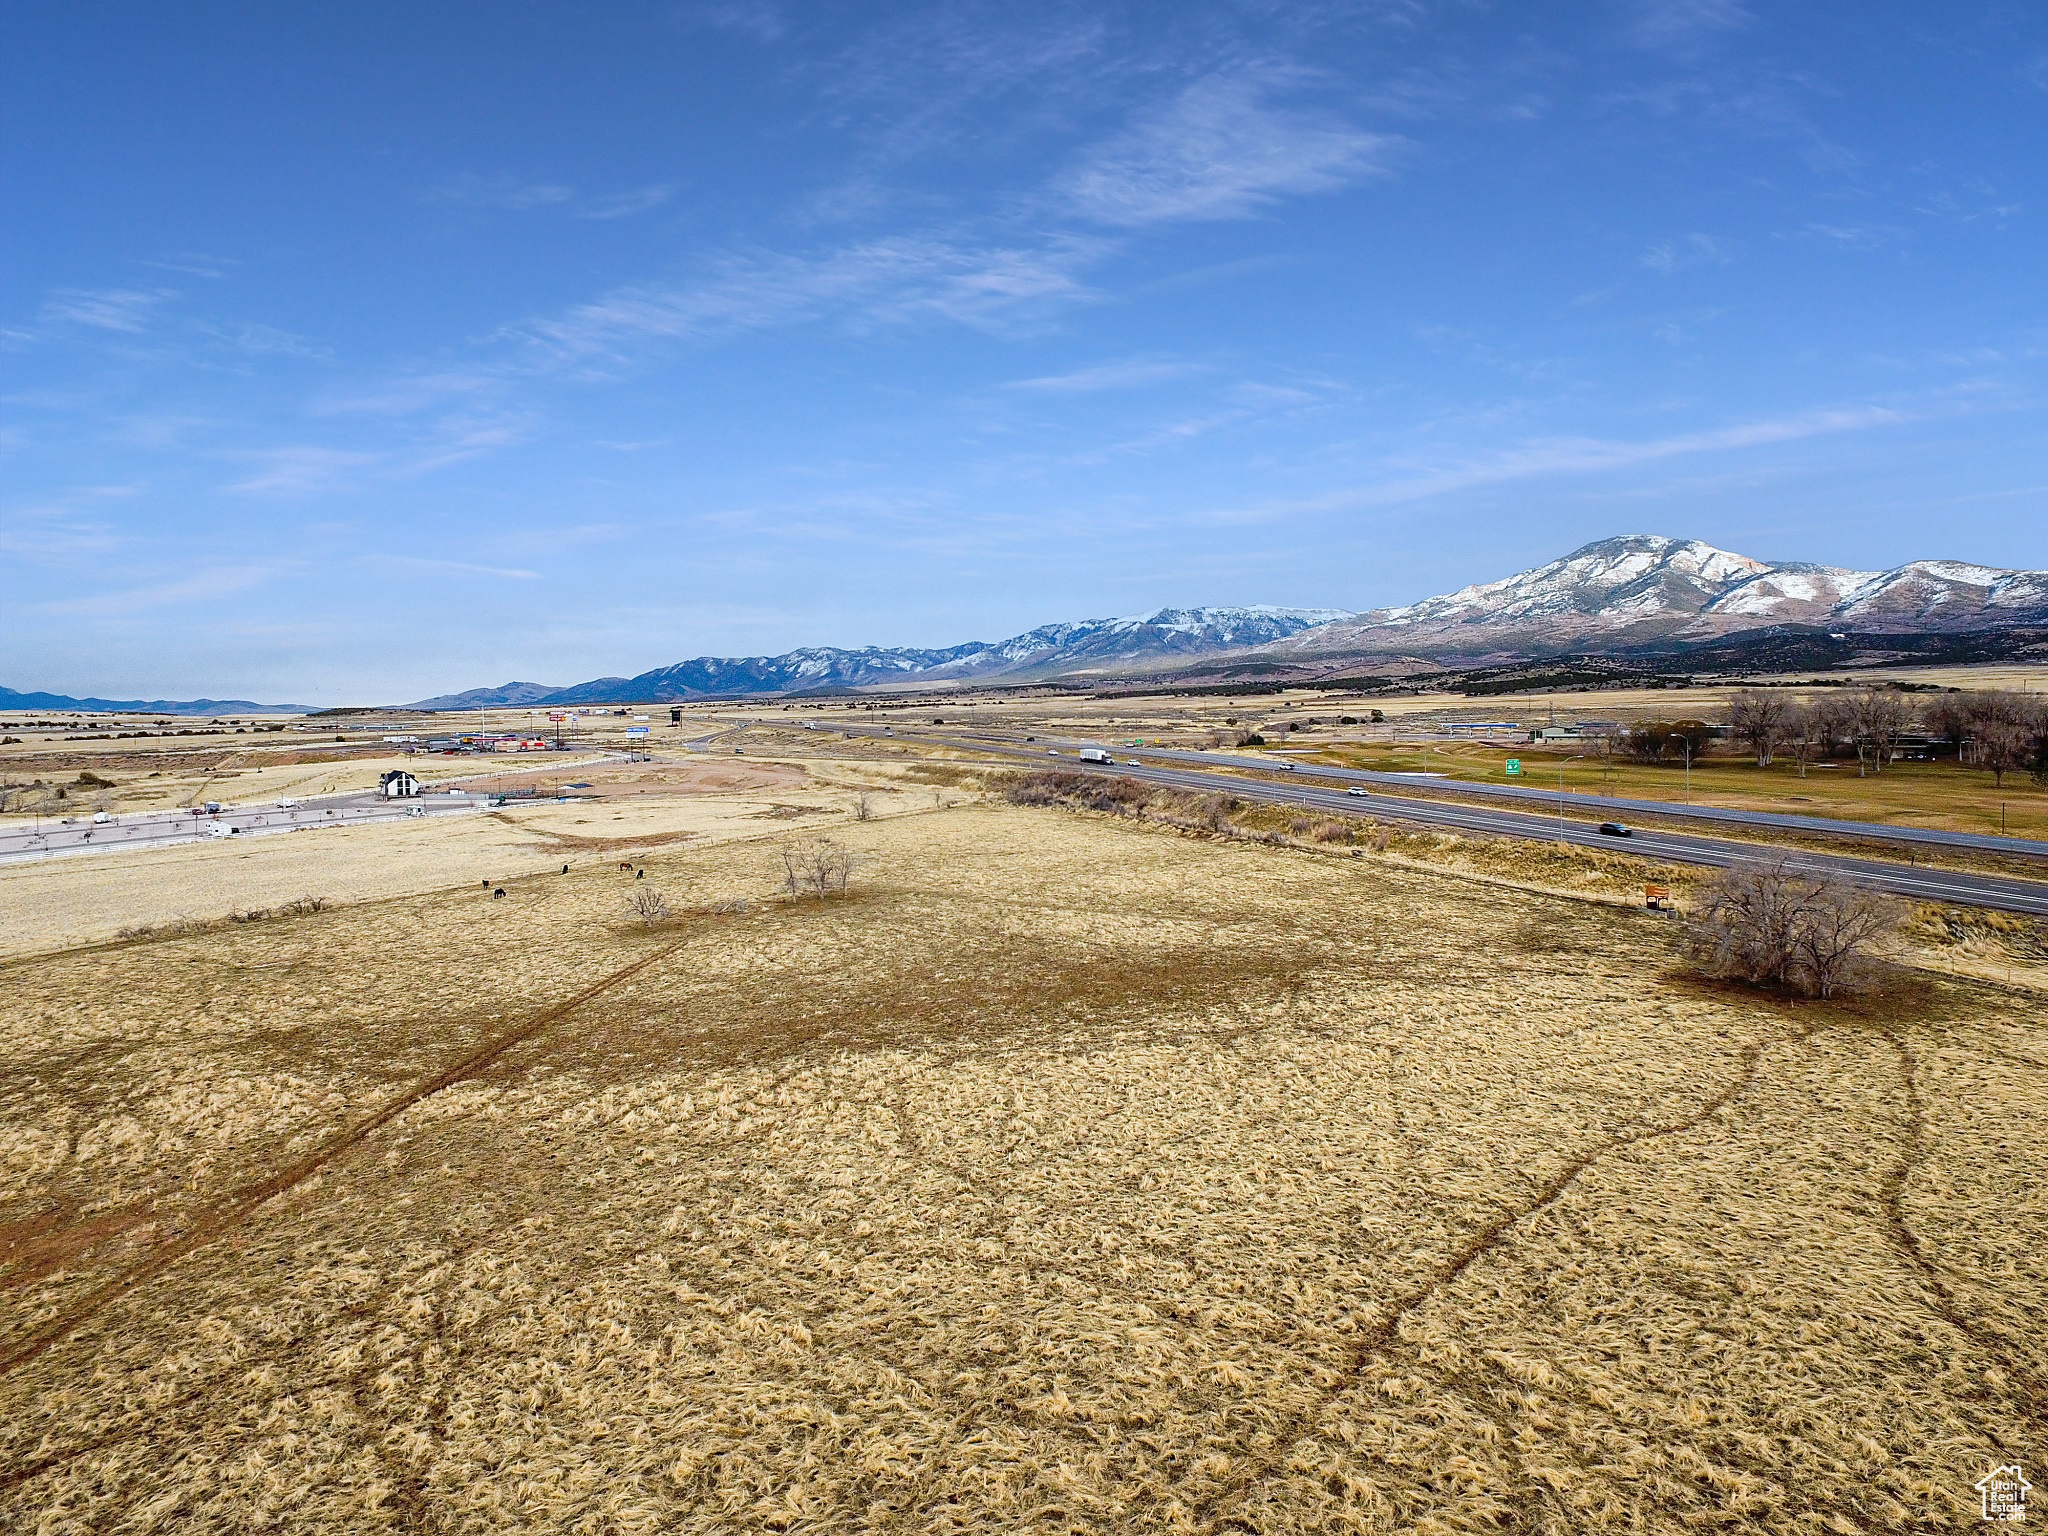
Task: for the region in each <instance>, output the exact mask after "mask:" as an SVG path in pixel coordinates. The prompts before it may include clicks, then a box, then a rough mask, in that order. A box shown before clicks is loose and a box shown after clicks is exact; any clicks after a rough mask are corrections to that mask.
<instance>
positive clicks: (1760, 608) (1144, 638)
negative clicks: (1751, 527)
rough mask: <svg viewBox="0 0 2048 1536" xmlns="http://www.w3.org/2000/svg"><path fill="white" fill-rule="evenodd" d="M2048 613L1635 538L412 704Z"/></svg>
mask: <svg viewBox="0 0 2048 1536" xmlns="http://www.w3.org/2000/svg"><path fill="white" fill-rule="evenodd" d="M2040 624H2048V571H2008V570H2000V569H1997V568H1994V567H1991V566H1982V565H1968V564H1965V563H1963V562H1961V561H1956V560H1916V561H1913V562H1912V563H1911V564H1908V565H1902V566H1899V567H1897V568H1896V569H1894V570H1889V571H1856V570H1848V569H1845V568H1843V567H1840V566H1831V565H1813V564H1810V563H1807V562H1804V561H1790V562H1784V561H1781V562H1771V561H1766V560H1755V559H1752V558H1750V557H1749V556H1747V555H1738V554H1735V553H1732V552H1731V551H1729V550H1725V549H1717V548H1715V547H1714V546H1713V545H1711V544H1705V543H1702V542H1700V541H1699V540H1697V539H1670V538H1661V537H1657V536H1654V535H1649V534H1627V535H1623V536H1620V537H1617V538H1611V539H1601V540H1599V541H1598V542H1597V543H1593V544H1588V545H1586V546H1585V547H1584V548H1582V549H1575V550H1573V551H1572V552H1571V553H1570V554H1569V555H1566V556H1564V557H1563V558H1562V559H1559V560H1553V561H1551V562H1550V563H1549V564H1547V565H1540V566H1537V567H1536V568H1535V569H1534V570H1528V571H1523V572H1521V573H1520V574H1518V575H1514V576H1509V577H1507V578H1505V579H1503V580H1501V581H1492V582H1485V583H1482V584H1479V585H1475V586H1469V587H1464V588H1461V589H1460V590H1458V591H1456V592H1451V593H1447V594H1446V595H1444V596H1442V597H1432V598H1428V599H1425V600H1424V601H1422V602H1419V603H1410V604H1408V605H1406V606H1404V607H1399V608H1376V609H1371V610H1368V611H1366V612H1363V613H1345V612H1342V611H1340V610H1332V609H1327V608H1272V607H1256V608H1162V609H1160V610H1159V611H1158V612H1157V613H1151V614H1145V615H1142V616H1140V617H1135V618H1121V619H1089V620H1085V621H1083V622H1081V623H1075V624H1048V625H1045V626H1043V627H1042V628H1039V629H1034V630H1030V631H1027V632H1026V633H1024V634H1021V635H1017V636H1014V637H1013V638H1011V639H1008V640H1000V641H996V642H993V643H984V642H973V643H970V644H967V645H956V646H951V647H948V648H946V649H943V650H906V649H891V648H884V647H878V646H868V647H864V648H862V649H860V650H838V649H829V648H814V649H806V650H800V651H791V652H789V653H787V654H786V655H782V656H746V657H727V656H699V657H695V658H693V659H692V660H689V661H679V662H675V663H673V664H672V665H669V666H665V667H657V668H655V669H654V670H653V671H650V672H642V673H640V674H639V675H638V676H635V677H600V678H596V679H593V680H592V681H590V682H587V683H578V684H576V685H575V686H573V687H569V688H559V689H555V690H552V691H548V690H545V689H543V688H542V686H541V685H539V684H536V683H507V684H505V685H504V686H502V687H499V688H479V689H473V690H471V691H470V692H468V693H461V694H447V695H443V696H442V697H440V698H436V699H423V700H421V701H420V702H419V703H418V704H416V705H414V706H413V707H414V708H418V709H462V708H474V707H477V706H488V705H493V704H501V705H502V704H548V705H580V704H616V703H628V702H644V703H666V702H670V701H674V700H683V699H703V698H721V697H740V696H746V695H758V694H788V693H801V692H806V691H810V690H824V689H835V688H864V687H872V686H875V685H877V684H885V683H934V684H936V683H955V682H966V681H989V682H995V681H1002V682H1012V683H1015V682H1031V681H1041V680H1050V679H1053V678H1064V679H1071V680H1074V681H1082V682H1085V681H1090V680H1101V681H1110V680H1115V679H1119V678H1126V677H1130V678H1148V677H1149V678H1153V679H1157V678H1160V677H1162V676H1163V675H1167V674H1170V673H1172V672H1174V671H1175V670H1177V669H1185V668H1186V667H1188V666H1189V665H1190V664H1193V663H1197V662H1199V663H1202V664H1204V665H1212V664H1216V663H1222V662H1230V663H1234V664H1237V665H1238V667H1239V668H1240V669H1246V670H1268V669H1271V668H1284V667H1285V666H1286V665H1287V664H1289V663H1306V662H1312V661H1316V660H1322V661H1325V662H1330V663H1335V662H1339V661H1343V662H1356V661H1361V660H1365V659H1367V658H1373V657H1380V658H1389V657H1408V658H1425V657H1426V658H1431V659H1432V660H1434V661H1435V662H1437V663H1438V664H1441V665H1448V666H1451V667H1456V666H1459V665H1461V664H1466V665H1469V664H1485V663H1498V662H1501V661H1506V660H1514V659H1526V658H1539V657H1544V656H1559V655H1565V654H1568V653H1570V652H1573V651H1580V650H1586V649H1589V648H1590V649H1601V650H1626V649H1630V648H1635V647H1642V646H1646V645H1653V644H1656V645H1663V646H1667V647H1673V646H1675V647H1684V646H1687V645H1697V644H1705V643H1708V642H1712V641H1716V640H1721V639H1725V638H1726V637H1727V636H1730V635H1734V634H1740V633H1744V632H1747V631H1754V630H1767V629H1773V628H1780V627H1783V626H1786V625H1803V626H1811V627H1812V628H1814V629H1815V630H1817V631H1845V632H1859V633H1866V634H1892V635H1897V634H1908V635H1920V634H1945V633H1960V632H1968V631H1983V630H1996V629H2003V628H2010V627H2014V626H2022V625H2040Z"/></svg>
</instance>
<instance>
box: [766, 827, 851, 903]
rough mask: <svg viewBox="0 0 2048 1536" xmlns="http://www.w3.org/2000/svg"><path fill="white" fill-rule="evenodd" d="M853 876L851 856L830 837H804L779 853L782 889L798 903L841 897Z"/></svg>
mask: <svg viewBox="0 0 2048 1536" xmlns="http://www.w3.org/2000/svg"><path fill="white" fill-rule="evenodd" d="M852 874H853V855H852V854H850V853H848V852H847V851H846V850H845V849H844V848H841V847H840V846H839V845H838V844H837V843H835V842H833V841H832V839H830V838H829V837H807V838H805V839H804V840H803V841H802V842H800V843H791V844H790V845H788V846H787V847H785V848H784V849H783V850H782V888H783V889H784V890H785V891H787V892H788V893H789V894H790V896H791V897H792V898H793V899H795V900H798V901H801V900H803V898H804V897H806V896H815V897H817V898H818V899H819V900H820V901H823V900H824V899H825V898H826V897H827V896H831V895H834V894H835V893H836V894H843V893H844V892H845V890H846V882H847V880H848V878H849V877H850V876H851V875H852Z"/></svg>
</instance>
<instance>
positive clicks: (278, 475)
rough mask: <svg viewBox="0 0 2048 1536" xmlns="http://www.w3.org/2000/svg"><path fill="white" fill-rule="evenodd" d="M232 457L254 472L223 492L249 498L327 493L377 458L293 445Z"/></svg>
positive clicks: (248, 452)
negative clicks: (252, 468)
mask: <svg viewBox="0 0 2048 1536" xmlns="http://www.w3.org/2000/svg"><path fill="white" fill-rule="evenodd" d="M235 457H236V458H239V459H243V460H246V461H248V462H250V463H253V464H255V465H256V466H257V469H256V471H255V473H253V474H251V475H249V476H247V477H246V478H244V479H241V480H237V481H234V482H233V483H232V484H230V485H229V486H228V487H227V489H229V490H231V491H238V492H240V493H242V494H243V495H249V496H280V495H283V496H296V495H304V494H306V493H307V492H310V491H323V490H328V489H331V488H332V487H334V486H335V485H338V484H340V483H341V482H342V481H343V480H345V479H347V478H349V477H350V476H352V475H354V474H355V473H356V472H358V471H360V470H362V469H364V468H366V467H368V466H370V465H373V464H375V463H377V462H378V461H379V459H380V457H381V455H378V454H374V453H358V452H353V451H351V450H348V449H342V448H321V447H316V446H313V445H310V444H295V445H293V446H291V447H288V448H260V449H254V450H250V451H246V452H242V453H238V454H236V455H235Z"/></svg>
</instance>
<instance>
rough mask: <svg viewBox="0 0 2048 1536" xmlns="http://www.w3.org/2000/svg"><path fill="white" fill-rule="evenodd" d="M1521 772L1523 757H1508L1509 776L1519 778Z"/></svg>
mask: <svg viewBox="0 0 2048 1536" xmlns="http://www.w3.org/2000/svg"><path fill="white" fill-rule="evenodd" d="M1521 772H1522V760H1521V759H1520V758H1519V757H1511V758H1509V759H1508V777H1509V778H1511V779H1512V778H1517V777H1519V776H1520V774H1521Z"/></svg>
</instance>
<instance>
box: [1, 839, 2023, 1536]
mask: <svg viewBox="0 0 2048 1536" xmlns="http://www.w3.org/2000/svg"><path fill="white" fill-rule="evenodd" d="M802 826H803V824H797V825H795V826H792V827H791V828H790V830H789V832H788V833H787V834H785V835H790V836H794V835H798V833H799V832H800V831H801V830H802ZM833 835H834V836H835V837H836V838H839V839H841V840H842V841H844V842H845V843H846V844H848V845H849V846H851V847H853V848H855V849H856V850H858V851H860V852H861V853H863V854H864V855H865V856H866V859H867V862H866V864H865V866H864V868H863V870H862V872H861V875H860V876H859V878H858V879H857V881H856V890H855V893H854V894H853V895H852V896H850V897H849V898H847V899H844V900H838V901H829V902H823V903H818V902H811V903H805V904H803V905H801V906H793V905H789V904H763V903H760V902H759V901H758V900H757V901H756V904H755V906H754V912H753V915H749V916H736V915H716V914H713V913H712V912H711V911H709V910H708V909H709V908H710V907H711V906H712V905H713V904H715V903H719V902H722V901H724V900H726V899H728V898H731V897H734V896H747V897H750V898H760V897H762V896H764V895H765V894H766V893H767V891H768V890H769V889H770V888H771V887H772V886H773V884H774V882H775V880H776V878H777V877H778V876H779V873H780V869H779V864H777V863H776V862H775V861H774V859H773V847H774V844H773V842H772V840H771V841H770V842H767V843H755V844H736V843H735V844H724V845H719V846H708V847H691V848H688V849H684V850H680V851H672V852H665V853H660V854H657V855H654V856H652V857H651V858H650V859H649V860H646V861H643V862H646V863H647V864H648V866H649V868H650V871H651V873H650V880H652V881H654V882H655V883H657V884H658V886H659V888H660V889H661V890H663V891H664V892H665V893H666V895H667V897H668V900H669V903H670V905H671V906H672V907H674V908H676V909H677V910H678V911H681V912H685V913H686V914H687V915H685V916H682V917H680V918H678V919H677V920H676V921H674V922H672V923H668V924H664V925H661V926H658V927H656V928H654V929H653V930H651V931H650V930H647V929H644V928H643V927H642V926H641V925H640V924H639V923H638V922H636V921H634V920H633V918H632V916H631V914H630V912H629V911H628V910H627V906H626V902H627V898H628V897H629V895H630V894H631V890H632V887H633V886H634V885H635V884H636V883H638V882H634V881H633V880H631V879H630V878H628V877H625V876H622V875H620V874H619V873H618V872H617V871H616V870H602V869H589V868H584V869H579V870H577V871H576V872H573V873H572V874H570V875H569V876H552V877H550V876H540V877H535V878H532V879H527V880H521V881H515V882H510V883H508V884H507V887H506V889H507V891H508V895H507V897H506V898H505V899H503V900H492V899H490V898H489V896H488V893H486V892H479V891H468V890H462V891H449V892H444V893H440V894H434V895H426V896H420V897H415V898H410V899H407V900H404V901H388V902H383V903H379V904H374V905H370V906H363V907H357V908H354V909H341V910H332V909H331V910H328V911H325V912H319V913H314V914H310V915H306V916H302V917H298V918H294V919H292V920H291V921H289V922H280V923H268V924H255V925H249V926H244V927H239V928H235V929H232V930H229V931H223V932H214V933H208V934H203V935H193V936H190V937H187V938H180V939H176V940H171V941H167V942H160V943H154V944H146V945H132V946H127V947H121V948H116V949H113V950H109V951H104V952H101V953H99V954H95V955H91V956H85V955H74V956H56V957H52V958H49V959H46V960H40V961H30V962H21V963H17V964H16V965H14V966H12V967H10V968H9V969H8V970H7V972H6V973H5V974H6V975H7V977H8V981H9V985H8V987H7V990H6V992H5V994H4V996H5V999H6V1001H5V1003H4V1005H0V1032H4V1039H5V1057H4V1060H5V1061H6V1062H7V1063H9V1064H10V1066H9V1070H8V1074H7V1077H6V1081H5V1093H6V1096H7V1107H8V1116H7V1120H6V1125H7V1127H8V1129H7V1130H6V1132H5V1133H4V1140H0V1220H4V1221H5V1222H6V1223H7V1226H6V1227H5V1229H4V1230H0V1253H4V1259H5V1264H6V1269H5V1271H4V1274H0V1286H4V1289H0V1295H4V1297H5V1312H4V1315H0V1400H4V1404H5V1407H4V1413H0V1519H4V1520H5V1521H6V1522H7V1523H8V1525H9V1528H11V1529H19V1530H24V1531H37V1532H49V1533H56V1532H69V1531H86V1530H110V1529H120V1530H123V1531H137V1532H144V1531H157V1530H166V1531H168V1530H172V1529H175V1530H178V1531H180V1532H189V1531H221V1532H228V1531H233V1532H241V1531H247V1530H255V1529H265V1530H269V1529H276V1530H290V1531H351V1532H352V1531H363V1530H380V1529H422V1528H444V1527H445V1528H448V1529H460V1530H474V1531H479V1532H483V1531H490V1532H501V1531H515V1532H516V1531H565V1532H566V1531H606V1532H640V1531H647V1532H652V1531H657V1530H659V1531H664V1532H666V1531H705V1532H711V1531H721V1532H722V1531H740V1530H748V1531H752V1530H787V1531H798V1530H803V1531H813V1530H846V1531H853V1530H862V1531H865V1530H877V1529H879V1530H905V1531H910V1530H915V1531H921V1532H922V1531H935V1530H937V1531H947V1530H957V1531H983V1530H991V1529H1017V1528H1029V1529H1033V1530H1115V1531H1121V1530H1150V1529H1165V1530H1175V1529H1181V1530H1185V1529H1198V1530H1222V1529H1232V1530H1253V1529H1255V1530H1259V1531H1292V1530H1401V1529H1422V1528H1426V1529H1431V1530H1439V1531H1443V1530H1482V1529H1496V1528H1500V1527H1502V1526H1506V1525H1512V1526H1515V1527H1517V1528H1520V1529H1527V1530H1540V1531H1559V1532H1562V1531H1576V1530H1586V1529H1607V1528H1612V1529H1653V1530H1673V1531H1676V1530H1680V1529H1689V1528H1693V1527H1696V1526H1703V1525H1704V1526H1720V1527H1732V1526H1741V1527H1744V1528H1754V1529H1761V1530H1774V1531H1786V1532H1792V1531H1806V1530H1830V1529H1834V1530H1839V1529H1844V1528H1847V1529H1851V1530H1872V1529H1908V1528H1913V1529H1924V1528H1936V1527H1948V1526H1955V1527H1960V1526H1963V1525H1965V1524H1968V1523H1972V1521H1971V1516H1972V1514H1973V1511H1974V1502H1973V1498H1974V1496H1973V1495H1972V1494H1971V1492H1970V1487H1969V1485H1970V1483H1971V1482H1972V1481H1973V1480H1974V1479H1975V1478H1976V1477H1978V1476H1980V1475H1982V1473H1983V1472H1985V1471H1987V1470H1988V1469H1989V1468H1990V1467H1991V1466H1992V1465H1994V1464H1995V1463H1996V1462H1998V1461H2001V1460H2010V1459H2013V1458H2015V1457H2022V1456H2024V1455H2025V1453H2027V1452H2028V1451H2030V1450H2034V1449H2036V1448H2038V1446H2039V1445H2040V1444H2041V1443H2042V1439H2041V1435H2042V1430H2043V1427H2044V1423H2048V1382H2044V1375H2043V1369H2042V1367H2041V1366H2039V1365H2038V1364H2036V1363H2035V1361H2034V1359H2033V1356H2032V1354H2031V1352H2030V1350H2031V1345H2030V1341H2031V1340H2032V1339H2035V1338H2037V1337H2038V1336H2039V1335H2040V1334H2041V1332H2042V1325H2043V1323H2044V1322H2048V1316H2044V1312H2048V1240H2044V1239H2048V1194H2044V1190H2048V1180H2044V1178H2043V1174H2044V1173H2048V1168H2044V1166H2043V1165H2044V1159H2048V1154H2044V1152H2043V1150H2042V1145H2041V1138H2040V1137H2039V1136H2038V1135H2037V1134H2036V1126H2037V1124H2038V1120H2039V1116H2040V1113H2041V1110H2042V1108H2043V1090H2042V1086H2041V1084H2042V1075H2041V1074H2042V1071H2043V1069H2044V1066H2048V1027H2044V1025H2043V1023H2042V1020H2041V1018H2040V1017H2039V1014H2038V1010H2037V1009H2034V1008H2032V1007H2030V1006H2028V1004H2027V1003H2026V1001H2025V1000H2024V999H2021V998H2018V997H2016V996H2015V995H2013V994H2010V993H2006V992H2003V991H2000V990H1998V989H1994V988H1988V987H1984V986H1980V985H1976V984H1971V983H1964V982H1958V981H1951V980H1947V979H1942V978H1924V977H1921V978H1914V977H1906V978H1904V979H1902V980H1900V981H1898V982H1896V983H1895V984H1894V986H1893V988H1892V990H1891V991H1890V992H1888V993H1886V994H1884V995H1882V996H1879V997H1877V998H1874V999H1872V1000H1869V1001H1867V1002H1865V1003H1862V1004H1858V1005H1854V1006H1825V1005H1801V1006H1796V1007H1795V1006H1792V1005H1789V1004H1786V1003H1783V1002H1775V1001H1771V1000H1768V999H1763V998H1760V997H1757V996H1755V995H1753V994H1748V993H1744V992H1742V991H1739V990H1735V989H1729V988H1722V987H1717V986H1710V985H1703V984H1700V983H1696V982H1694V981H1691V980H1688V979H1687V978H1686V977H1685V975H1684V974H1683V972H1681V971H1679V970H1678V969H1676V968H1675V964H1674V955H1675V951H1674V947H1673V944H1672V927H1671V925H1670V924H1669V923H1668V922H1666V921H1663V920H1660V919H1658V918H1656V917H1654V916H1652V915H1649V914H1643V913H1636V912H1624V911H1617V910H1613V909H1604V908H1598V907H1593V906H1589V905H1587V904H1585V903H1582V902H1576V901H1568V900H1562V899H1556V898H1551V897H1546V896H1541V895H1532V894H1529V893H1526V892H1515V891H1508V890H1504V889H1491V888H1488V887H1485V886H1481V885H1476V884H1473V883H1471V882H1467V881H1449V880H1445V879H1443V878H1441V877H1439V876H1435V875H1431V874H1428V873H1424V872H1420V871H1416V870H1411V869H1404V868H1399V867H1393V866H1391V865H1389V864H1388V863H1387V862H1386V861H1385V860H1384V859H1381V858H1375V857H1371V856H1365V857H1361V858H1359V859H1351V858H1349V857H1348V856H1334V857H1310V856H1308V855H1307V854H1306V853H1303V852H1298V851H1293V850H1289V849H1284V848H1278V847H1271V846H1266V845H1260V844H1251V843H1247V842H1243V841H1220V840H1212V839H1202V838H1196V837H1191V836H1181V835H1176V834H1174V833H1172V832H1170V831H1162V830H1159V829H1157V828H1147V827H1141V826H1137V825H1134V824H1130V823H1116V822H1111V821H1108V820H1107V819H1101V818H1085V817H1079V816H1074V815H1071V814H1069V813H1065V812H1061V811H1055V810H1016V809H1010V808H998V807H976V808H966V809H958V810H953V811H948V812H945V813H943V814H939V815H927V816H918V817H898V818H895V819H893V820H887V821H882V822H878V823H867V824H860V825H844V826H840V827H838V828H836V829H835V830H834V833H833ZM380 1116H381V1117H385V1118H382V1119H380V1118H379V1117H380Z"/></svg>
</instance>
